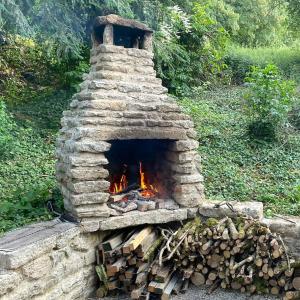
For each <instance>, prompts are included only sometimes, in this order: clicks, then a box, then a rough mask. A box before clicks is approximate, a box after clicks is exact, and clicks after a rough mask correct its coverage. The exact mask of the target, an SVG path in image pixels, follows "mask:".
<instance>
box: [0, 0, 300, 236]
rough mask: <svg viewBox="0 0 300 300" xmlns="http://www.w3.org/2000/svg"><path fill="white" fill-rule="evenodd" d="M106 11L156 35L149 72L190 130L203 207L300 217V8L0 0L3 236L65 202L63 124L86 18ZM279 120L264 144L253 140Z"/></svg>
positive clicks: (83, 49)
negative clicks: (59, 150) (261, 206)
mask: <svg viewBox="0 0 300 300" xmlns="http://www.w3.org/2000/svg"><path fill="white" fill-rule="evenodd" d="M108 13H117V14H120V15H122V16H124V17H129V18H135V19H139V20H141V21H143V22H145V23H147V24H148V25H149V26H151V27H152V28H153V29H154V30H155V39H154V46H155V48H154V49H155V67H156V70H157V73H158V75H159V76H160V77H161V78H162V79H163V81H164V84H165V85H166V86H167V87H168V88H169V90H170V92H171V93H173V94H174V95H176V96H177V97H178V102H179V103H180V105H182V107H183V108H184V109H185V110H186V111H187V112H188V113H189V114H191V115H192V117H193V118H194V121H195V124H196V127H197V131H198V135H199V141H200V148H199V151H200V153H201V155H202V157H203V172H204V175H205V185H206V194H207V197H209V198H211V199H222V200H242V201H243V200H259V201H263V202H264V203H265V205H266V207H267V210H266V211H267V213H268V214H272V213H274V212H280V213H286V214H298V213H299V207H300V204H299V203H300V179H299V178H300V176H299V175H300V174H299V172H300V171H299V169H300V168H299V161H300V138H299V128H300V105H299V84H300V47H299V45H300V42H299V38H300V37H299V32H300V31H299V27H300V24H299V20H300V5H299V1H298V0H243V1H236V0H202V1H196V0H195V1H188V0H167V1H162V0H154V1H147V0H97V1H95V0H84V1H83V0H4V1H2V2H1V3H0V232H4V231H6V230H9V229H12V228H15V227H18V226H21V225H23V224H26V223H28V222H32V221H36V220H44V219H48V218H51V217H52V216H51V215H49V213H48V212H47V210H46V208H45V201H46V200H47V199H50V198H54V199H56V200H57V202H58V203H61V202H60V201H61V196H60V194H59V192H58V190H57V186H56V182H55V178H54V162H55V157H54V149H55V145H54V141H55V138H56V134H57V131H58V129H59V128H60V123H59V120H60V117H61V115H62V111H63V110H64V109H66V108H67V106H68V103H69V101H70V97H71V95H72V94H73V93H75V92H76V90H77V88H78V86H77V85H78V83H79V82H80V81H81V76H82V74H83V73H84V72H87V71H88V68H89V64H88V60H89V48H90V30H91V25H92V22H93V19H94V17H95V16H97V15H104V14H108ZM253 66H256V69H253ZM251 70H254V71H252V73H249V72H250V71H251ZM287 80H289V81H287ZM290 80H293V81H294V83H293V82H291V81H290ZM297 85H298V86H297ZM258 91H259V92H258ZM253 104H255V105H253ZM262 111H263V112H267V113H264V114H262V113H261V112H262ZM275 115H276V116H277V117H276V118H273V117H274V116H275ZM275 119H276V120H280V121H278V122H277V123H276V124H275V123H274V124H275V125H276V126H275V125H274V134H273V135H272V138H266V135H265V134H262V133H264V132H265V131H263V130H259V131H258V134H249V133H251V132H250V131H251V130H250V131H249V128H251V126H253V124H254V123H255V122H256V124H258V123H259V124H266V123H267V122H269V123H270V121H273V120H275ZM257 122H258V123H257ZM251 124H252V125H251ZM254 132H255V131H254ZM256 132H257V131H256ZM252 133H253V132H252ZM269 137H270V136H269Z"/></svg>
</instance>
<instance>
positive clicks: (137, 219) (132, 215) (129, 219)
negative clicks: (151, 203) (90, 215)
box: [100, 208, 188, 230]
mask: <svg viewBox="0 0 300 300" xmlns="http://www.w3.org/2000/svg"><path fill="white" fill-rule="evenodd" d="M187 218H188V215H187V208H180V209H177V210H167V209H157V210H151V211H146V212H140V211H133V212H128V213H126V214H124V215H122V216H117V217H110V218H108V219H107V220H105V221H102V222H100V230H112V229H118V228H124V227H130V226H136V225H141V224H160V223H168V222H172V221H182V220H185V219H187Z"/></svg>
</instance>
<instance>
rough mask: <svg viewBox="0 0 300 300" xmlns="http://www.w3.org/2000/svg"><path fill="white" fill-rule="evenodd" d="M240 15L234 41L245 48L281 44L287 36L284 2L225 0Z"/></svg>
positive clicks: (286, 14)
mask: <svg viewBox="0 0 300 300" xmlns="http://www.w3.org/2000/svg"><path fill="white" fill-rule="evenodd" d="M225 2H226V3H227V4H228V5H231V6H232V7H233V9H234V11H235V13H237V14H238V15H239V21H238V25H239V30H238V32H237V34H236V35H235V36H234V41H235V42H238V43H239V44H241V45H244V46H250V47H255V46H268V45H274V43H278V44H281V43H282V41H283V40H285V38H286V36H287V18H288V13H287V9H286V5H285V3H284V2H281V1H275V0H243V1H236V0H225Z"/></svg>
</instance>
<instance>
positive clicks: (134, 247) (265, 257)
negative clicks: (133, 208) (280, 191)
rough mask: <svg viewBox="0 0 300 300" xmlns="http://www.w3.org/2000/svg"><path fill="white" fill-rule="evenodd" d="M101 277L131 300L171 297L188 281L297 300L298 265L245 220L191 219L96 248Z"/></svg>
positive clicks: (273, 238)
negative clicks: (127, 294)
mask: <svg viewBox="0 0 300 300" xmlns="http://www.w3.org/2000/svg"><path fill="white" fill-rule="evenodd" d="M98 255H99V259H98V261H99V265H98V267H97V272H98V274H99V277H100V280H101V282H102V286H101V287H100V289H99V290H98V296H99V297H100V296H104V295H106V293H107V291H112V292H115V293H116V292H120V290H122V291H124V292H127V293H129V294H130V295H131V298H132V299H148V298H149V296H150V295H152V296H153V295H154V296H155V297H156V298H158V299H160V298H161V299H164V300H167V299H170V295H171V294H172V293H173V294H174V293H175V294H176V293H179V292H185V291H186V290H187V288H188V286H189V283H190V282H192V283H193V284H195V285H197V286H200V285H207V286H209V292H213V291H214V290H215V289H216V288H218V287H221V288H228V289H234V290H239V291H241V292H248V293H250V294H253V293H270V294H273V295H278V294H284V295H285V296H284V299H287V300H289V299H300V272H299V271H298V268H299V267H300V263H299V262H296V261H294V260H292V259H290V257H289V256H288V253H287V249H286V247H285V244H284V242H283V240H282V239H281V237H280V236H277V235H276V234H274V233H272V232H270V230H269V228H268V227H267V226H265V225H263V224H261V223H260V222H258V221H256V220H254V219H252V218H249V217H245V216H238V217H237V218H234V219H231V218H228V217H226V218H224V219H222V220H216V219H208V220H207V221H206V222H201V221H200V219H197V218H196V219H194V220H192V221H190V222H188V223H186V224H185V225H183V226H179V227H178V226H177V227H173V228H169V227H168V228H157V229H154V228H153V227H151V226H147V227H144V228H141V229H137V230H134V231H131V232H121V233H119V234H116V235H114V236H112V237H110V238H109V239H108V240H106V241H105V242H103V243H102V244H101V245H100V246H99V251H98Z"/></svg>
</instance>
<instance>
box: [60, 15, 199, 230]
mask: <svg viewBox="0 0 300 300" xmlns="http://www.w3.org/2000/svg"><path fill="white" fill-rule="evenodd" d="M92 41H93V47H92V50H91V59H90V63H91V68H90V72H89V74H88V75H86V76H85V77H84V81H83V83H82V84H81V85H80V87H81V91H80V92H79V93H77V94H75V95H74V96H73V98H72V102H71V104H70V108H69V110H67V111H65V112H64V113H63V118H62V121H61V125H62V129H61V130H60V132H59V137H58V140H57V160H58V161H57V179H58V182H59V186H60V189H61V192H62V194H63V197H64V205H65V209H66V210H67V211H68V212H70V213H71V214H72V215H74V216H75V217H76V218H77V219H78V220H79V221H80V222H81V224H82V225H83V226H84V228H85V230H86V231H96V230H99V229H101V230H106V229H114V228H117V227H119V228H120V227H126V226H131V225H137V224H143V223H163V222H168V221H173V220H182V219H185V218H187V209H188V208H191V207H197V206H198V205H199V204H200V203H201V202H202V201H203V199H204V193H203V185H202V181H203V178H202V176H201V175H200V173H199V165H200V159H199V155H198V153H197V148H198V142H197V140H196V132H195V130H194V128H193V127H194V125H193V122H192V121H191V120H190V118H189V116H187V115H185V114H184V113H182V112H181V110H180V107H179V106H178V105H177V104H176V101H175V100H174V99H173V98H172V97H170V96H169V95H168V93H167V92H168V91H167V89H166V88H165V87H163V86H162V80H161V79H160V78H157V77H156V72H155V70H154V68H153V65H154V63H153V60H152V59H153V52H152V30H151V29H149V28H148V27H146V26H145V25H144V24H141V23H139V22H136V21H133V20H127V19H123V18H121V17H119V16H116V15H108V16H103V17H97V18H96V20H95V22H94V26H93V33H92ZM124 143H125V144H126V147H124ZM143 147H144V148H146V150H147V151H148V152H147V153H148V154H147V159H148V156H152V155H153V158H151V159H152V160H151V162H154V163H153V167H154V165H155V168H156V173H155V174H158V173H159V175H158V178H157V181H158V182H160V183H161V184H162V185H163V186H164V189H167V190H168V197H170V198H172V199H173V200H175V201H176V203H177V204H178V205H179V208H178V209H177V210H168V209H156V210H152V211H147V212H141V211H133V212H130V213H124V214H122V215H119V214H117V213H116V212H115V211H114V210H113V209H111V208H110V207H109V206H108V200H109V197H110V193H109V187H110V185H111V182H110V179H109V178H111V176H110V175H111V174H110V173H111V172H112V171H111V169H110V167H109V166H110V164H113V163H114V160H118V158H119V157H121V156H122V157H123V156H124V155H126V156H127V157H130V158H132V156H134V155H136V154H135V153H138V152H136V151H139V149H140V148H143ZM113 148H114V149H115V150H114V155H112V154H111V153H110V151H112V149H113ZM132 149H134V151H133V150H132ZM144 152H145V151H144ZM137 155H139V154H137ZM110 160H111V161H110ZM158 171H159V172H158Z"/></svg>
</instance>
